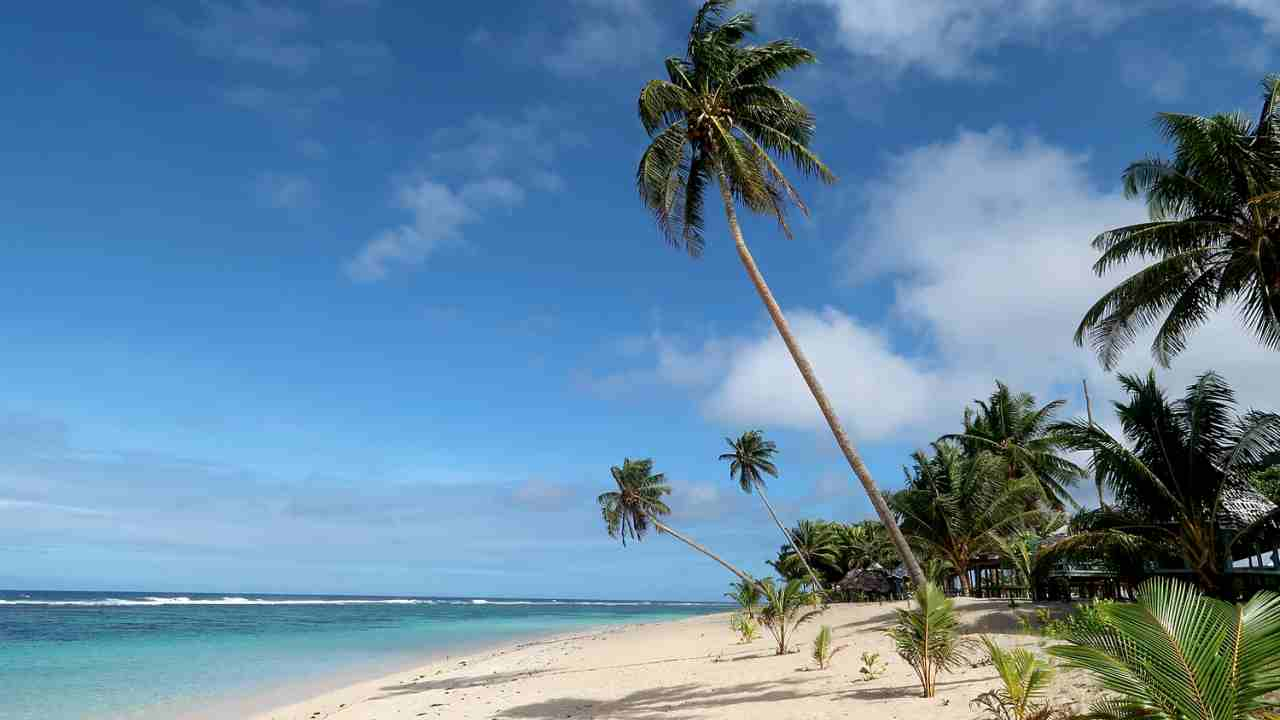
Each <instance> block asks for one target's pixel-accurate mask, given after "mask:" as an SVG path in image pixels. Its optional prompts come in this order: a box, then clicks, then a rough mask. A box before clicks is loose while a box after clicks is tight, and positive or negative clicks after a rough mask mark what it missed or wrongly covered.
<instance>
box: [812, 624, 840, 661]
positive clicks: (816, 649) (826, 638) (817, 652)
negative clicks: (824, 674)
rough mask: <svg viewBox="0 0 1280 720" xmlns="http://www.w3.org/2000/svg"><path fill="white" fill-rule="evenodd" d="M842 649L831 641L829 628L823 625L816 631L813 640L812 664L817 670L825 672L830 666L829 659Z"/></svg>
mask: <svg viewBox="0 0 1280 720" xmlns="http://www.w3.org/2000/svg"><path fill="white" fill-rule="evenodd" d="M843 649H844V646H843V645H840V646H837V645H836V644H835V643H834V642H833V641H832V639H831V626H830V625H823V626H822V629H821V630H819V631H818V636H817V637H815V638H814V639H813V662H814V663H815V664H817V666H818V669H819V670H826V669H827V668H828V667H830V666H831V658H833V657H835V656H836V653H838V652H840V651H841V650H843Z"/></svg>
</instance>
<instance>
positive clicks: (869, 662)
mask: <svg viewBox="0 0 1280 720" xmlns="http://www.w3.org/2000/svg"><path fill="white" fill-rule="evenodd" d="M861 660H862V665H861V666H860V667H859V668H858V676H859V677H861V678H862V681H863V682H871V681H872V680H875V679H877V678H879V677H880V676H881V675H884V674H885V672H886V671H887V670H888V669H889V666H888V665H885V663H884V661H883V660H881V659H880V653H878V652H871V651H868V650H864V651H863V653H862V658H861Z"/></svg>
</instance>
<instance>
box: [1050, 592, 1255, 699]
mask: <svg viewBox="0 0 1280 720" xmlns="http://www.w3.org/2000/svg"><path fill="white" fill-rule="evenodd" d="M1098 611H1099V612H1100V613H1102V614H1103V616H1104V620H1105V621H1106V625H1105V627H1104V628H1102V629H1100V630H1084V631H1077V632H1073V633H1071V635H1070V636H1069V637H1068V638H1067V640H1069V644H1065V645H1057V646H1054V647H1051V648H1049V653H1050V654H1052V655H1054V656H1056V657H1059V658H1061V659H1062V660H1064V661H1065V664H1066V665H1067V666H1068V667H1072V668H1078V669H1081V670H1085V671H1087V672H1089V673H1091V674H1093V676H1094V677H1095V678H1097V680H1098V682H1099V683H1100V684H1101V685H1102V688H1103V689H1104V690H1106V691H1109V692H1111V693H1114V696H1113V697H1111V698H1108V699H1105V700H1101V701H1099V702H1097V703H1095V704H1094V706H1093V707H1092V708H1090V713H1089V716H1090V717H1094V718H1100V719H1103V720H1138V719H1139V718H1141V719H1142V720H1251V719H1255V718H1260V717H1262V716H1263V715H1264V714H1265V713H1266V712H1267V711H1268V710H1269V711H1270V714H1271V715H1272V716H1274V714H1275V713H1276V711H1277V708H1276V705H1275V700H1274V698H1272V699H1268V698H1267V695H1268V694H1269V693H1274V692H1276V691H1277V690H1280V595H1277V594H1275V593H1272V592H1265V591H1264V592H1259V593H1257V594H1256V595H1254V596H1253V598H1252V599H1250V600H1249V602H1248V603H1246V604H1243V605H1231V604H1228V603H1225V602H1222V601H1221V600H1215V599H1212V598H1208V597H1205V596H1203V595H1201V594H1200V593H1199V592H1198V591H1197V590H1196V588H1195V587H1194V586H1192V585H1190V584H1187V583H1183V582H1179V581H1177V580H1173V579H1170V578H1152V579H1151V580H1147V581H1146V582H1144V583H1143V584H1142V586H1141V587H1140V588H1139V591H1138V602H1137V603H1132V604H1130V603H1109V604H1106V605H1100V606H1099V610H1098Z"/></svg>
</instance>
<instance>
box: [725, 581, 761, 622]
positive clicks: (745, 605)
mask: <svg viewBox="0 0 1280 720" xmlns="http://www.w3.org/2000/svg"><path fill="white" fill-rule="evenodd" d="M729 587H730V588H731V589H730V590H729V592H727V593H725V594H724V596H725V597H727V598H729V599H730V600H732V601H734V602H736V603H738V607H739V608H740V609H741V612H742V613H743V614H744V615H746V616H747V617H749V618H751V619H752V620H755V619H756V613H757V612H759V610H760V598H761V594H760V586H759V585H758V584H756V583H754V582H747V581H746V580H739V581H737V582H735V583H731V584H730V586H729Z"/></svg>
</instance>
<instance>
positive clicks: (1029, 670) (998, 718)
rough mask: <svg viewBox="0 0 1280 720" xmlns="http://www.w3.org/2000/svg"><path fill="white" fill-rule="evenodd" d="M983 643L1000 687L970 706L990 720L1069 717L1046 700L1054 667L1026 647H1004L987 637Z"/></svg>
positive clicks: (1064, 709)
mask: <svg viewBox="0 0 1280 720" xmlns="http://www.w3.org/2000/svg"><path fill="white" fill-rule="evenodd" d="M982 642H983V644H984V645H985V646H986V649H987V657H988V659H989V661H990V663H991V666H992V667H993V668H995V671H996V674H997V675H999V676H1000V687H998V688H996V689H994V690H989V691H987V692H985V693H982V694H981V695H979V696H977V697H976V698H974V699H973V700H972V701H971V702H970V706H971V707H974V708H976V709H981V710H982V712H983V715H984V716H986V717H987V718H989V720H1050V719H1051V718H1055V717H1057V718H1062V719H1063V720H1066V718H1069V717H1070V716H1071V713H1070V712H1069V711H1068V710H1067V709H1066V708H1056V707H1054V706H1052V705H1051V704H1049V703H1048V702H1047V701H1046V700H1045V694H1046V693H1047V692H1048V689H1049V683H1050V682H1052V681H1053V667H1052V666H1051V665H1050V664H1049V663H1048V662H1047V661H1046V660H1045V659H1044V658H1042V657H1039V656H1038V655H1036V654H1035V653H1034V652H1032V651H1030V650H1027V649H1026V648H1014V649H1007V648H1004V647H1002V646H1000V645H999V644H997V643H996V642H994V641H992V640H991V639H990V638H987V637H984V638H982Z"/></svg>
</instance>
